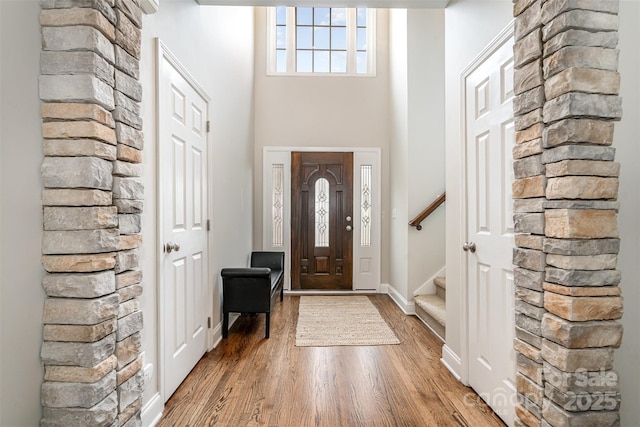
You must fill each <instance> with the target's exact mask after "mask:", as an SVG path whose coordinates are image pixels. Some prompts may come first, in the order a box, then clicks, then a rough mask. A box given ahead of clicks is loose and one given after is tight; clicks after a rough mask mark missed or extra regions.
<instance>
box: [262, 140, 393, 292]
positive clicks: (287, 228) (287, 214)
mask: <svg viewBox="0 0 640 427" xmlns="http://www.w3.org/2000/svg"><path fill="white" fill-rule="evenodd" d="M293 151H302V152H309V151H318V152H352V153H353V163H354V172H353V188H354V190H353V197H354V205H353V210H354V215H353V217H354V224H355V221H356V219H359V218H360V213H359V212H360V210H359V204H357V203H355V199H356V195H357V194H358V193H357V191H356V188H359V183H360V172H359V171H357V170H356V167H357V165H358V164H359V163H358V162H362V161H363V160H364V159H363V157H364V158H368V160H369V161H370V162H371V163H373V164H374V166H375V167H377V173H375V172H374V176H373V184H374V187H375V188H374V191H373V194H372V197H373V200H374V205H375V206H376V207H375V208H374V211H373V214H374V216H375V218H377V220H376V226H375V227H374V229H373V230H374V234H373V235H372V237H371V240H372V242H374V243H375V244H374V245H372V250H371V257H372V258H375V264H376V265H377V268H376V270H375V271H374V274H373V275H374V277H373V278H372V282H374V285H372V286H369V287H367V288H366V289H364V288H361V289H358V280H357V275H356V260H357V259H359V258H358V256H359V255H360V254H361V253H362V250H361V248H360V245H357V244H356V240H357V239H356V237H358V236H359V235H360V234H359V232H358V233H354V238H353V255H352V256H353V289H352V290H351V291H340V292H366V293H370V292H372V291H373V292H375V293H380V292H381V288H382V286H381V283H380V277H381V271H382V265H381V237H382V217H381V215H382V205H381V203H382V188H381V185H382V169H381V168H382V149H381V148H376V147H282V146H269V147H263V153H262V249H263V250H280V251H284V252H285V254H286V255H288V256H285V282H284V285H283V286H284V289H285V290H286V291H288V293H291V292H294V293H296V292H299V291H297V290H296V291H292V290H291V274H290V273H291V256H290V255H291V153H292V152H293ZM273 163H279V164H283V165H284V185H283V192H284V205H285V208H284V209H283V216H284V218H283V223H284V245H283V246H281V247H274V246H272V245H271V244H270V242H272V241H273V240H272V234H271V232H272V227H271V226H270V221H269V219H270V218H271V208H272V206H271V204H270V203H269V201H270V200H271V199H272V197H271V189H272V187H273V185H272V181H273V179H272V175H271V168H270V165H271V164H273ZM376 202H377V203H376ZM356 211H357V212H358V213H357V215H356ZM358 230H359V229H358ZM300 292H305V293H308V292H316V291H300ZM317 292H322V291H317ZM326 292H331V291H326ZM334 292H335V291H334Z"/></svg>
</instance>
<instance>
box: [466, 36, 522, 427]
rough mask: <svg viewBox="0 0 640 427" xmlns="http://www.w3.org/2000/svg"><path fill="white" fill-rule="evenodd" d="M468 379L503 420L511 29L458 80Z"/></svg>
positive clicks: (509, 314)
mask: <svg viewBox="0 0 640 427" xmlns="http://www.w3.org/2000/svg"><path fill="white" fill-rule="evenodd" d="M464 89H465V100H466V101H465V106H464V107H465V129H466V134H465V144H466V183H465V187H466V202H467V233H466V236H467V242H466V243H468V244H470V245H471V243H475V252H474V251H473V249H469V250H468V251H467V252H466V257H467V264H466V265H467V269H468V270H467V292H468V293H467V295H468V309H469V311H468V328H469V329H468V339H469V343H468V344H469V353H468V354H469V361H468V363H469V384H470V385H471V387H473V388H474V389H475V390H476V391H477V392H478V394H479V395H480V396H481V397H482V398H483V399H484V400H485V401H486V402H487V404H488V405H489V406H490V407H491V408H492V409H493V410H494V411H495V412H496V413H497V414H498V415H499V416H500V417H501V418H502V419H503V420H504V421H505V422H506V423H507V424H508V425H513V422H514V416H515V413H514V408H515V404H516V384H515V375H516V360H515V350H514V349H513V339H514V333H515V332H514V328H515V325H514V318H515V296H514V283H513V264H512V250H513V235H514V232H513V209H512V203H513V202H512V197H511V183H512V182H513V166H512V164H513V161H512V148H513V146H514V144H515V129H514V119H513V97H514V93H513V35H512V33H511V32H506V33H503V37H502V39H499V40H498V43H496V44H495V48H494V49H491V50H489V51H488V52H487V55H486V56H485V57H484V58H481V59H480V60H479V61H478V62H477V64H476V66H475V67H474V68H472V69H471V70H470V73H469V74H468V75H467V77H466V80H465V88H464Z"/></svg>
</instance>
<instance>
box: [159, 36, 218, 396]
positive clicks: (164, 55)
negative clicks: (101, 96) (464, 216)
mask: <svg viewBox="0 0 640 427" xmlns="http://www.w3.org/2000/svg"><path fill="white" fill-rule="evenodd" d="M154 41H155V48H156V73H157V74H156V84H155V88H154V89H155V97H156V103H155V105H156V109H155V110H156V111H155V114H154V118H155V120H156V123H155V129H154V130H155V132H156V138H155V143H156V147H155V149H156V153H157V156H156V164H155V167H156V173H155V182H156V209H155V210H156V239H157V240H156V242H155V254H156V283H157V286H156V309H157V318H156V321H157V322H158V324H157V331H158V335H157V340H158V341H157V342H158V344H157V347H156V349H155V350H156V357H157V360H158V372H157V378H158V390H159V394H160V396H159V399H160V403H161V404H162V406H163V407H164V402H165V400H166V399H165V397H166V396H165V395H164V394H165V391H164V384H165V369H166V364H165V362H166V361H165V358H164V345H165V339H164V333H165V328H164V319H165V314H166V313H165V310H164V302H165V301H164V295H163V289H164V285H165V284H164V277H163V271H164V260H165V258H164V252H163V250H162V242H164V235H163V233H164V232H163V227H162V224H163V221H164V219H165V215H164V212H163V209H161V208H160V207H162V204H163V202H164V200H165V197H164V196H163V191H162V189H161V185H160V183H161V177H160V171H161V165H162V161H163V160H164V158H163V154H162V150H161V149H160V146H161V144H162V143H163V142H165V141H162V135H163V134H162V131H163V130H164V125H163V124H162V120H160V114H161V112H162V106H163V104H162V98H161V96H160V95H161V94H160V91H161V82H162V66H163V61H165V60H166V61H167V62H168V63H169V64H170V65H171V66H172V67H174V68H175V69H176V71H178V73H179V74H180V75H181V76H182V77H183V78H184V79H185V80H186V81H187V83H189V85H190V86H191V87H192V88H193V89H194V90H195V91H196V92H197V93H198V95H200V96H201V97H202V98H203V99H204V100H205V102H206V105H207V108H206V110H207V111H206V113H205V117H206V120H207V121H209V120H211V118H210V114H211V97H210V96H209V95H208V94H207V93H206V91H205V90H204V89H203V87H202V86H201V85H200V84H199V83H198V82H197V80H196V79H195V78H194V77H193V76H192V75H191V73H190V72H189V71H188V69H187V68H186V67H185V66H184V65H183V64H182V63H181V62H180V61H179V60H178V59H177V57H176V56H175V55H174V54H173V53H172V52H171V51H170V50H169V48H168V47H167V46H166V45H165V44H164V43H163V42H162V41H161V40H160V38H157V37H156V38H155V39H154ZM206 144H207V162H206V164H207V168H208V171H207V198H208V200H207V219H209V220H211V212H213V206H212V202H213V193H212V191H213V185H211V173H210V172H211V171H212V170H213V156H212V155H211V148H212V147H211V133H210V132H207V133H206ZM212 249H213V248H212V239H211V233H207V252H208V255H207V260H206V262H207V263H208V265H209V266H211V265H212V261H213V259H212V256H213V250H212ZM207 277H208V280H207V296H206V298H207V301H208V303H207V309H206V311H207V316H208V317H212V316H213V291H214V289H213V285H214V283H213V275H212V274H211V272H209V273H208V274H207ZM212 331H213V329H208V330H207V333H206V336H207V338H206V349H207V351H209V350H211V349H212V348H213V345H214V342H213V334H212ZM154 398H155V396H154Z"/></svg>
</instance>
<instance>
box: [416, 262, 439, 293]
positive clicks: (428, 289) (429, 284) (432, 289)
mask: <svg viewBox="0 0 640 427" xmlns="http://www.w3.org/2000/svg"><path fill="white" fill-rule="evenodd" d="M446 274H447V267H446V266H444V267H442V268H441V269H440V270H439V271H438V272H437V273H436V274H434V275H433V276H432V277H430V278H429V280H427V281H426V282H424V283H423V284H422V286H420V287H419V288H418V289H416V290H415V292H414V293H413V296H416V295H432V294H435V293H436V284H435V283H434V282H433V281H434V280H435V279H436V277H442V276H445V275H446Z"/></svg>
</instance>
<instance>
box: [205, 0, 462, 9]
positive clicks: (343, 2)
mask: <svg viewBox="0 0 640 427" xmlns="http://www.w3.org/2000/svg"><path fill="white" fill-rule="evenodd" d="M196 1H197V2H198V3H199V4H201V5H216V6H325V7H326V6H331V7H345V6H346V7H356V6H366V7H375V8H417V9H442V8H444V7H446V6H447V4H448V3H449V0H196Z"/></svg>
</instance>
